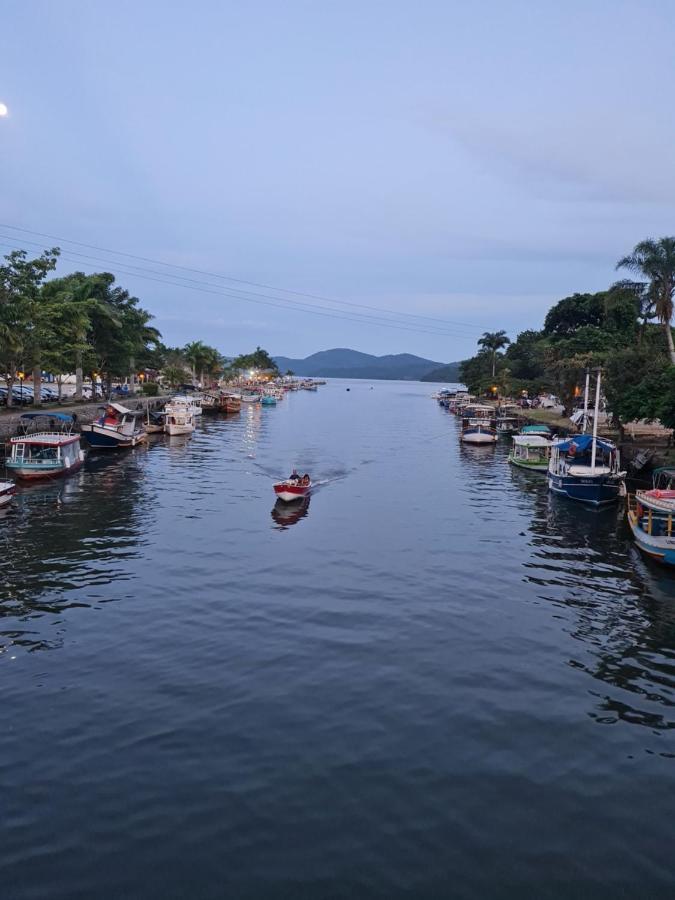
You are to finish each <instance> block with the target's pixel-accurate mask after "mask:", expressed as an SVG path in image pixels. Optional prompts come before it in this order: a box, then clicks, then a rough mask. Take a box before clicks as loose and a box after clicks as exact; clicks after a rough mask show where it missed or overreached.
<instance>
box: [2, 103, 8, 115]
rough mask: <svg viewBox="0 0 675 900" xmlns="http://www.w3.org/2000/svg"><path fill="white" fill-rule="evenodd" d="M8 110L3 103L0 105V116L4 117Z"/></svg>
mask: <svg viewBox="0 0 675 900" xmlns="http://www.w3.org/2000/svg"><path fill="white" fill-rule="evenodd" d="M8 112H9V110H8V109H7V106H6V105H5V104H4V103H0V116H6V115H7V113H8Z"/></svg>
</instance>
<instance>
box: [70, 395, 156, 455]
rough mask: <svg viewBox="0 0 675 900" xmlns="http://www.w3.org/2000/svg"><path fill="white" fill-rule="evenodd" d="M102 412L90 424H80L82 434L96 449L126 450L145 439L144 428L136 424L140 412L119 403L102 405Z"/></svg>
mask: <svg viewBox="0 0 675 900" xmlns="http://www.w3.org/2000/svg"><path fill="white" fill-rule="evenodd" d="M102 409H103V414H102V415H101V416H100V417H99V418H98V419H96V420H95V421H93V422H92V423H91V425H83V426H82V436H83V437H84V439H85V440H86V441H87V443H88V444H89V446H90V447H93V448H95V449H96V450H128V449H129V448H131V447H135V446H136V445H137V444H140V443H141V442H142V441H144V440H145V438H146V434H145V430H144V429H141V428H140V427H139V425H138V418H139V416H140V413H136V412H132V411H131V410H130V409H127V408H126V406H122V405H121V404H120V403H109V404H108V405H107V406H105V407H102Z"/></svg>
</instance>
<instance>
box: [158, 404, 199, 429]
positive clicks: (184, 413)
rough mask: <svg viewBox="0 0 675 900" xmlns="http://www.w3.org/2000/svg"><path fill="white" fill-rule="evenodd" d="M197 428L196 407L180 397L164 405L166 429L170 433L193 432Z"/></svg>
mask: <svg viewBox="0 0 675 900" xmlns="http://www.w3.org/2000/svg"><path fill="white" fill-rule="evenodd" d="M194 430H195V417H194V407H193V406H192V405H191V404H189V403H185V402H184V398H182V397H179V398H176V400H175V401H174V400H172V401H171V402H170V403H167V404H166V406H165V407H164V431H165V432H166V433H167V434H170V435H177V434H192V432H193V431H194Z"/></svg>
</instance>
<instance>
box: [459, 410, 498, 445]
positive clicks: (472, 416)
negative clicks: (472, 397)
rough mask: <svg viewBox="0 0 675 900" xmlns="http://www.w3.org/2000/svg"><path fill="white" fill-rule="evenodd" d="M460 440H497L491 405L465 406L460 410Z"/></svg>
mask: <svg viewBox="0 0 675 900" xmlns="http://www.w3.org/2000/svg"><path fill="white" fill-rule="evenodd" d="M462 441H464V443H466V444H494V443H496V441H497V429H496V428H495V410H494V407H493V406H481V405H474V406H467V407H466V408H465V409H464V410H463V411H462Z"/></svg>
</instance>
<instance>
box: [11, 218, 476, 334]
mask: <svg viewBox="0 0 675 900" xmlns="http://www.w3.org/2000/svg"><path fill="white" fill-rule="evenodd" d="M0 228H9V229H11V230H12V231H20V232H23V233H25V234H32V235H37V236H38V237H45V238H49V239H50V240H54V241H59V242H61V243H66V244H73V245H75V246H77V247H85V248H87V249H88V250H96V251H98V252H102V253H108V254H111V255H114V256H125V257H127V258H128V259H136V260H139V261H141V262H149V263H152V264H153V265H160V266H166V267H168V268H172V269H179V270H181V271H183V272H192V273H193V274H197V275H206V276H208V277H211V278H219V279H223V280H225V281H232V282H235V283H237V284H247V285H250V286H251V287H259V288H263V289H264V290H270V291H276V292H278V293H284V294H292V295H294V296H297V297H307V298H308V299H310V300H321V301H323V302H326V303H333V304H337V305H343V306H351V307H355V308H360V309H369V310H372V311H375V312H377V313H384V314H385V315H395V316H403V317H406V318H412V319H425V320H427V321H430V322H437V323H439V324H442V325H445V326H447V325H452V326H457V325H458V326H461V327H466V328H474V329H475V328H476V327H477V326H476V325H475V324H473V323H470V322H458V321H455V320H452V319H442V318H440V317H437V316H426V315H422V314H421V313H407V312H397V311H396V310H383V309H380V308H379V307H377V306H369V305H368V304H365V303H354V302H353V301H349V300H336V299H334V298H330V297H325V296H322V295H321V294H309V293H305V292H303V291H296V290H291V289H289V288H283V287H275V286H274V285H270V284H265V283H263V282H257V281H246V280H245V279H243V278H235V277H234V276H232V275H225V274H223V273H220V272H209V271H206V270H204V269H195V268H191V267H189V266H181V265H178V264H177V263H168V262H164V261H163V260H158V259H152V258H151V257H148V256H139V255H137V254H134V253H127V252H125V251H123V250H113V249H111V248H109V247H101V246H98V245H96V244H86V243H83V242H82V241H75V240H72V239H71V238H65V237H59V236H58V235H54V234H49V233H47V232H43V231H33V230H31V229H30V228H21V227H20V226H18V225H8V224H5V223H2V222H0Z"/></svg>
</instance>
